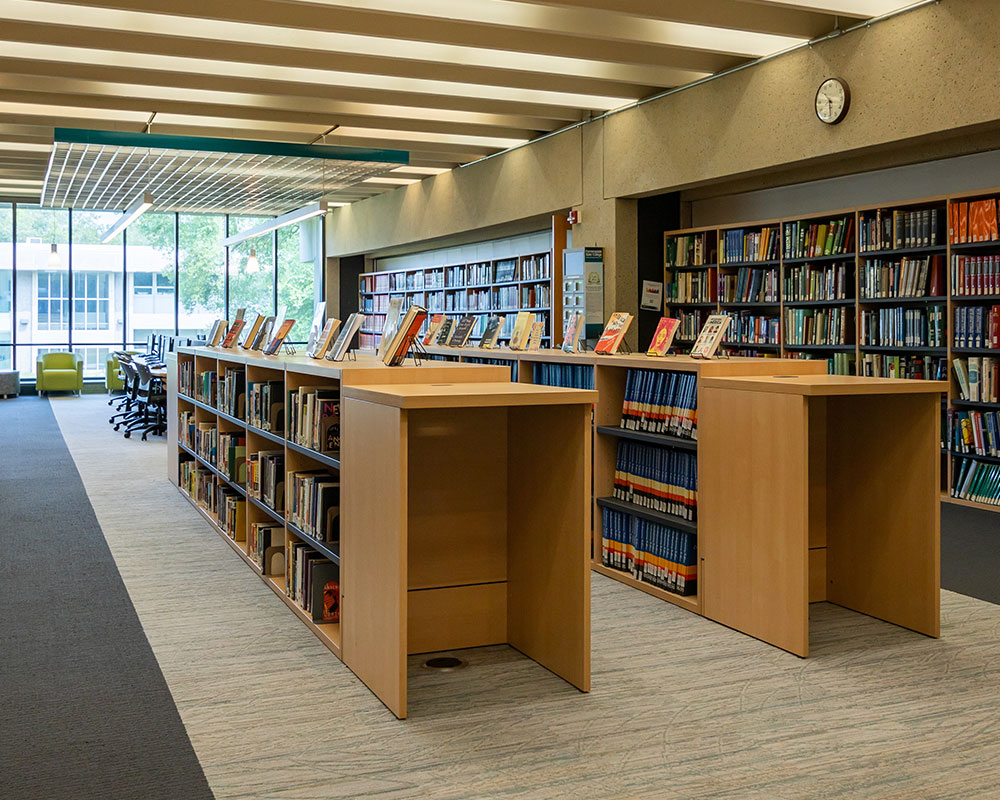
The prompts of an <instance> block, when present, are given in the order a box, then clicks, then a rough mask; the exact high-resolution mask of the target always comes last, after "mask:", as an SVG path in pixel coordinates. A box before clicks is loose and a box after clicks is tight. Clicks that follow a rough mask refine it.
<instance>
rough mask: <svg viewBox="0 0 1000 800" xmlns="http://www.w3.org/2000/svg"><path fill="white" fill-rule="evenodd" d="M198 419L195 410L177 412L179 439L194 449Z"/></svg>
mask: <svg viewBox="0 0 1000 800" xmlns="http://www.w3.org/2000/svg"><path fill="white" fill-rule="evenodd" d="M197 424H198V421H197V418H196V417H195V412H193V411H181V412H179V413H178V414H177V441H178V442H180V443H181V444H182V445H184V446H185V447H187V448H190V449H191V450H194V432H195V427H196V426H197Z"/></svg>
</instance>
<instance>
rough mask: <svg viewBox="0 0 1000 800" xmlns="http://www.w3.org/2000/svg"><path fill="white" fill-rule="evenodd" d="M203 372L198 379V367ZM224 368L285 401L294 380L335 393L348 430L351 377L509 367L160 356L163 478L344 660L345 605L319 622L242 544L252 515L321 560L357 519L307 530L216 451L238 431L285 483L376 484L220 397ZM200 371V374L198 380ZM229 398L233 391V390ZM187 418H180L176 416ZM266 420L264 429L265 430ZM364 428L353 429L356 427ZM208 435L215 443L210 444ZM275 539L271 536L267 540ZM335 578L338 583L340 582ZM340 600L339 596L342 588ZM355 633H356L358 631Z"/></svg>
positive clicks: (453, 379)
mask: <svg viewBox="0 0 1000 800" xmlns="http://www.w3.org/2000/svg"><path fill="white" fill-rule="evenodd" d="M206 374H207V375H208V376H209V377H208V378H205V377H204V376H205V375H206ZM230 374H232V375H233V376H236V375H239V376H241V377H240V378H234V380H235V381H237V385H242V386H243V387H244V390H245V388H246V386H247V385H248V384H250V383H253V384H258V385H263V384H265V383H266V384H269V385H270V386H271V387H272V389H273V391H274V395H273V396H274V398H275V399H276V400H277V402H280V403H282V404H283V405H284V403H285V402H286V398H287V396H288V393H289V392H296V391H297V390H298V389H300V388H301V387H312V388H316V389H319V390H325V391H327V392H328V393H329V394H330V395H331V396H333V397H336V398H337V402H338V404H339V407H340V409H341V413H340V427H341V432H342V434H346V433H348V432H349V431H350V426H351V422H352V421H351V414H350V412H349V411H347V410H346V409H345V408H344V405H343V404H342V403H341V401H340V394H341V393H342V392H343V391H344V390H346V389H347V388H348V387H351V386H354V385H365V386H369V387H371V386H380V385H381V386H386V385H392V384H399V383H414V382H421V381H423V382H429V383H439V384H446V385H449V386H454V385H460V384H462V383H465V382H488V381H502V382H509V380H508V375H509V373H508V371H507V370H506V369H503V368H498V367H489V366H480V365H472V364H470V365H463V364H445V363H436V362H435V363H428V364H424V365H422V366H420V367H419V368H418V367H416V366H415V365H413V364H412V362H411V363H409V364H407V365H404V366H400V367H392V368H390V367H386V366H385V365H383V364H382V363H381V362H380V361H379V360H378V359H376V358H375V357H373V356H369V355H365V354H358V356H357V360H356V361H345V362H340V363H336V364H334V363H331V362H325V361H315V360H313V359H309V358H306V357H305V356H275V357H268V356H263V355H261V354H260V353H256V352H246V351H242V350H237V349H231V350H227V349H222V348H209V347H182V348H179V349H178V351H177V353H176V354H169V355H168V364H167V416H168V467H167V472H168V477H169V479H170V480H171V482H172V483H174V484H175V485H176V486H177V487H178V489H179V490H180V491H181V493H182V494H183V495H184V496H185V497H186V498H187V499H188V500H189V501H190V502H191V503H192V505H193V506H194V507H195V509H197V511H198V513H199V514H201V516H202V517H203V518H204V519H205V521H206V522H207V523H208V524H209V526H210V527H211V529H212V530H214V531H215V532H216V533H217V534H219V536H221V537H222V538H223V539H224V540H225V541H226V542H227V543H228V544H229V546H230V547H231V548H232V549H233V550H234V551H235V552H236V553H237V555H239V557H240V558H242V559H243V561H244V562H245V563H246V564H247V565H248V566H249V567H250V569H251V570H253V572H254V573H255V574H256V575H257V576H258V577H259V578H260V579H261V580H262V581H263V582H264V583H265V584H266V585H267V586H268V587H269V588H270V589H271V590H272V591H273V592H274V593H275V594H276V595H277V596H278V597H279V598H281V600H282V602H284V603H285V605H286V606H288V608H289V609H290V610H291V611H292V612H293V613H294V615H295V616H296V617H297V618H298V619H299V620H300V621H301V622H302V623H303V624H305V625H306V627H308V628H309V630H311V631H312V632H313V633H314V634H315V635H316V637H317V638H318V639H319V640H320V641H321V642H322V643H323V644H324V645H325V646H326V647H327V648H328V649H329V650H331V651H332V652H333V653H334V654H335V655H336V656H337V657H338V658H341V659H342V660H344V661H345V663H347V665H348V666H351V658H350V653H347V654H345V652H344V650H343V641H344V636H343V632H342V628H343V627H344V626H350V625H351V613H352V608H351V604H350V603H346V604H345V603H343V602H342V603H341V614H340V620H339V621H336V622H319V621H316V620H315V619H314V617H315V615H314V614H310V613H308V612H307V611H306V609H305V608H304V607H303V605H302V604H301V603H300V602H297V600H296V598H295V597H293V596H292V593H291V592H290V591H289V583H288V581H289V578H290V573H289V572H288V571H287V568H286V571H285V572H284V573H283V574H282V573H280V572H274V571H272V570H271V569H269V567H270V564H268V563H267V562H266V561H265V562H264V563H263V565H262V564H261V563H259V562H258V560H257V558H256V557H255V554H254V553H253V552H251V548H250V540H251V536H250V531H251V526H252V525H253V524H254V523H270V524H271V525H273V526H274V527H275V528H277V529H279V530H280V533H281V536H282V537H283V539H282V545H283V547H284V552H285V553H288V552H289V551H290V550H291V549H294V548H295V547H297V546H300V545H301V546H304V547H305V548H306V549H307V550H308V551H309V552H315V553H317V554H320V555H321V556H322V557H323V558H324V559H325V560H327V561H329V562H331V563H333V564H335V565H337V567H338V569H340V568H342V567H343V566H345V565H342V563H341V546H342V545H343V546H344V547H345V549H346V548H347V547H349V545H350V537H351V535H352V533H353V534H354V535H359V534H360V532H361V528H362V526H361V525H359V524H358V521H357V520H351V519H350V517H349V516H346V515H345V514H343V513H342V514H341V516H340V521H339V526H337V531H336V532H334V531H330V530H328V531H327V534H328V535H327V536H325V537H323V538H322V539H321V538H319V537H318V536H316V535H312V534H310V533H309V532H307V531H306V530H304V529H303V528H302V527H300V526H299V525H297V524H295V523H294V522H293V521H292V519H291V514H290V512H289V511H288V503H287V502H278V501H277V499H275V500H274V502H271V503H269V502H268V499H269V498H267V495H266V494H265V493H263V492H261V493H258V492H255V491H254V487H253V486H252V485H250V484H248V483H247V481H246V479H245V478H243V477H242V476H241V475H240V473H239V472H238V471H237V472H234V471H233V470H232V469H230V468H227V467H228V466H229V465H226V464H225V463H224V462H223V459H222V453H223V449H222V447H221V446H220V445H219V444H218V437H220V436H221V435H223V434H233V435H235V436H237V437H243V438H245V442H246V443H245V448H246V455H247V457H250V456H251V455H254V454H256V455H258V456H260V455H261V454H262V453H265V452H268V453H275V454H280V459H281V462H282V464H283V466H282V467H281V470H282V471H281V473H280V475H281V479H282V480H283V481H286V482H287V479H288V475H289V474H290V473H296V472H298V473H313V474H319V475H321V476H323V475H327V476H329V477H330V478H331V479H336V480H337V481H339V483H340V485H341V493H343V492H344V491H348V490H350V491H353V492H354V493H355V496H356V495H357V494H358V492H359V491H361V492H362V493H363V492H365V491H367V492H373V491H377V490H378V489H377V487H376V486H364V487H361V488H360V490H359V488H358V487H356V486H355V487H352V476H351V474H350V471H349V470H346V469H345V470H342V468H341V460H340V453H339V452H326V453H324V452H321V451H320V450H317V449H314V448H312V447H306V446H304V445H303V444H302V443H301V442H300V441H295V440H293V439H292V438H288V437H286V435H285V431H286V430H287V428H285V427H284V425H281V426H277V425H271V420H269V419H265V418H263V417H258V416H256V415H255V414H254V413H252V412H251V413H248V412H250V408H249V406H250V403H249V401H247V402H245V403H244V404H243V406H242V408H241V407H239V406H235V407H234V406H233V405H232V404H229V403H227V398H228V395H224V393H223V391H222V389H221V388H220V387H221V385H222V383H223V380H224V378H227V377H228V376H229V375H230ZM212 375H214V376H216V379H217V380H216V384H215V385H216V389H215V391H214V392H209V393H203V392H202V391H201V387H203V386H207V387H211V385H212V381H211V376H212ZM199 379H201V380H199ZM234 397H235V395H234ZM182 419H183V420H185V422H186V424H185V425H184V426H182V425H181V420H182ZM187 423H191V424H193V425H194V430H196V431H198V434H196V436H195V440H194V441H192V440H191V438H190V437H189V436H188V430H190V425H189V424H187ZM272 427H273V428H274V430H271V429H269V428H272ZM361 433H363V432H357V431H356V432H355V434H356V435H360V434H361ZM212 442H215V446H214V449H213V448H212V446H211V443H212ZM226 496H229V497H232V498H235V504H236V505H237V506H239V505H240V501H243V505H242V509H243V511H242V512H240V513H237V514H236V515H235V516H233V515H230V514H225V513H223V511H222V509H223V507H224V506H225V502H224V498H225V497H226ZM272 541H273V539H272ZM341 585H342V586H343V584H341ZM342 599H343V594H342ZM361 635H362V637H363V635H364V634H361Z"/></svg>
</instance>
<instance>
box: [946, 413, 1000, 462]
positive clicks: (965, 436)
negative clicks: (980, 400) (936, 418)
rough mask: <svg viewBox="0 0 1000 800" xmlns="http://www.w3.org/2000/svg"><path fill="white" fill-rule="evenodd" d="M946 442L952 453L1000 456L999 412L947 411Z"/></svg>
mask: <svg viewBox="0 0 1000 800" xmlns="http://www.w3.org/2000/svg"><path fill="white" fill-rule="evenodd" d="M948 431H949V434H948V440H949V441H950V442H951V451H952V452H953V453H962V454H966V455H967V454H974V455H977V456H993V457H994V458H996V457H998V456H1000V412H998V411H958V410H956V409H954V408H952V409H949V410H948Z"/></svg>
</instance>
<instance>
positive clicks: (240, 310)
mask: <svg viewBox="0 0 1000 800" xmlns="http://www.w3.org/2000/svg"><path fill="white" fill-rule="evenodd" d="M246 313H247V309H246V306H244V307H243V308H237V309H236V319H238V320H240V319H243V318H244V317H245V316H246Z"/></svg>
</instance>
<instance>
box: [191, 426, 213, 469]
mask: <svg viewBox="0 0 1000 800" xmlns="http://www.w3.org/2000/svg"><path fill="white" fill-rule="evenodd" d="M194 451H195V452H196V453H197V454H198V455H200V456H201V457H202V458H203V459H205V460H206V461H207V462H208V463H209V464H215V463H216V454H217V453H218V452H219V432H218V430H216V427H215V423H214V422H199V423H197V424H196V425H195V429H194Z"/></svg>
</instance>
